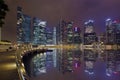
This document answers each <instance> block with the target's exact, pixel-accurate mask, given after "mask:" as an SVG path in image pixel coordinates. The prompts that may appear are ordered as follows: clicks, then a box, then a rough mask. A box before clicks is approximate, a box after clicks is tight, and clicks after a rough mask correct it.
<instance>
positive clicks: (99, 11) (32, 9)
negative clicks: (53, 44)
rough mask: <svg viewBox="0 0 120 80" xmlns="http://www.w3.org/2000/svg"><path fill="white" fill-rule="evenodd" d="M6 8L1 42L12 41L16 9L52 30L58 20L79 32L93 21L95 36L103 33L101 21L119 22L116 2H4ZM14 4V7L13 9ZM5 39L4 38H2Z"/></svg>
mask: <svg viewBox="0 0 120 80" xmlns="http://www.w3.org/2000/svg"><path fill="white" fill-rule="evenodd" d="M5 1H6V3H7V4H8V7H9V8H10V11H9V12H8V14H7V16H6V20H5V25H4V26H3V28H2V39H7V40H10V41H16V22H17V20H16V17H15V16H16V15H17V13H16V8H17V6H21V7H23V10H24V13H25V14H27V15H29V16H31V17H39V18H41V19H43V20H46V21H47V22H48V26H53V27H55V26H56V25H57V24H58V22H59V20H60V19H61V18H63V19H64V20H68V21H73V22H74V23H75V25H74V26H75V27H80V28H81V29H83V27H84V22H85V21H87V20H89V19H92V20H95V30H96V32H97V33H100V32H103V31H105V20H106V19H107V18H111V19H112V20H115V19H119V17H120V15H119V14H120V9H119V4H120V1H119V0H114V1H109V0H102V1H101V0H76V1H73V0H69V1H64V0H62V1H59V0H56V1H55V0H52V1H47V0H44V1H43V0H41V1H39V0H36V1H33V0H26V1H24V0H21V1H14V0H13V1H8V0H5ZM13 4H14V5H13ZM6 36H7V37H6Z"/></svg>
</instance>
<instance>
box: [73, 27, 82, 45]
mask: <svg viewBox="0 0 120 80" xmlns="http://www.w3.org/2000/svg"><path fill="white" fill-rule="evenodd" d="M81 42H82V39H81V30H80V28H79V27H74V44H80V43H81Z"/></svg>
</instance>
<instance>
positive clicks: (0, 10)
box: [0, 0, 9, 41]
mask: <svg viewBox="0 0 120 80" xmlns="http://www.w3.org/2000/svg"><path fill="white" fill-rule="evenodd" d="M7 11H9V9H8V6H7V4H5V2H4V0H0V41H1V28H2V26H3V24H4V20H5V16H6V13H7Z"/></svg>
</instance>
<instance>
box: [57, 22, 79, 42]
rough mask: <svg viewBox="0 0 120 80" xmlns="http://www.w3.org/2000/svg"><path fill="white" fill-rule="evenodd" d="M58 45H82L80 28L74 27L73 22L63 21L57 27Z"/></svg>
mask: <svg viewBox="0 0 120 80" xmlns="http://www.w3.org/2000/svg"><path fill="white" fill-rule="evenodd" d="M56 32H57V35H56V36H57V44H80V43H81V36H80V35H81V31H80V28H79V27H73V22H65V21H61V22H60V24H59V26H58V27H57V31H56Z"/></svg>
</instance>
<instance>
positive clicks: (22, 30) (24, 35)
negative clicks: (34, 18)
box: [17, 7, 31, 43]
mask: <svg viewBox="0 0 120 80" xmlns="http://www.w3.org/2000/svg"><path fill="white" fill-rule="evenodd" d="M30 41H31V17H30V16H28V15H25V14H23V12H22V8H21V7H17V42H18V43H30Z"/></svg>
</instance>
